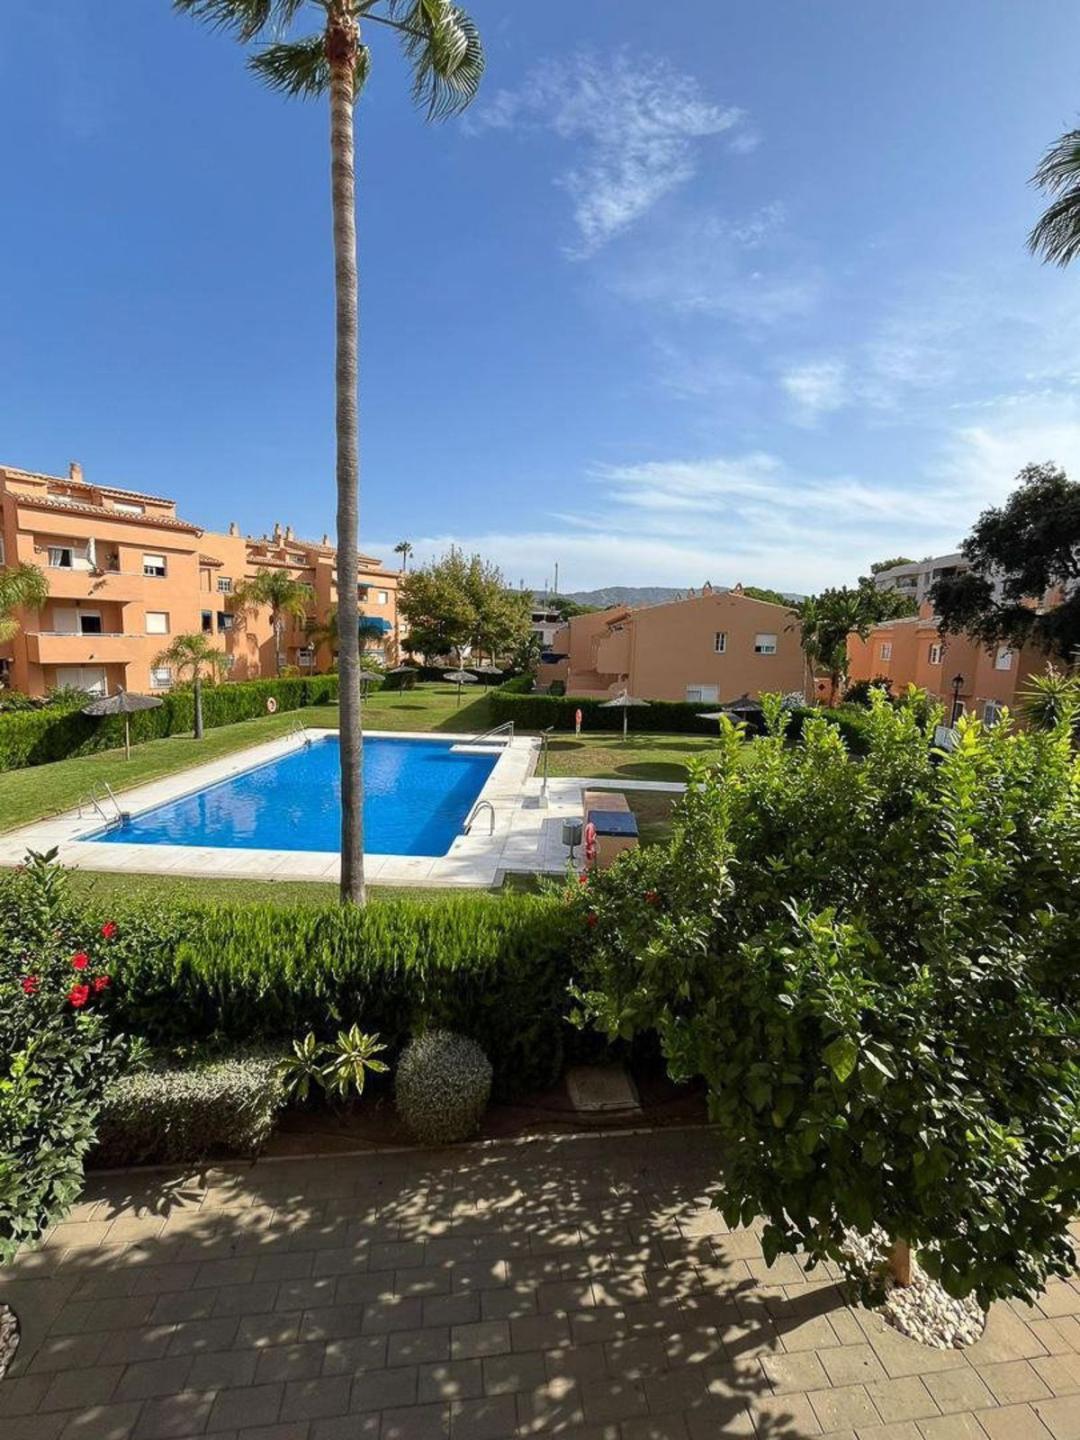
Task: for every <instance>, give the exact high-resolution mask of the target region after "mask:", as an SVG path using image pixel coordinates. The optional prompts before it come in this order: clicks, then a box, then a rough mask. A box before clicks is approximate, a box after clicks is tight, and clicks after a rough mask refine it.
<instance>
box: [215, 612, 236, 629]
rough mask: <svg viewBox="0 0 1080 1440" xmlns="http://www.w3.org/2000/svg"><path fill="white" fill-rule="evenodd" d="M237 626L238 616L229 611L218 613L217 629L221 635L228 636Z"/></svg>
mask: <svg viewBox="0 0 1080 1440" xmlns="http://www.w3.org/2000/svg"><path fill="white" fill-rule="evenodd" d="M235 626H236V616H235V615H233V614H232V613H231V612H230V611H228V610H219V611H218V612H217V628H218V634H219V635H228V634H230V633H231V631H232V630H233V629H234V628H235Z"/></svg>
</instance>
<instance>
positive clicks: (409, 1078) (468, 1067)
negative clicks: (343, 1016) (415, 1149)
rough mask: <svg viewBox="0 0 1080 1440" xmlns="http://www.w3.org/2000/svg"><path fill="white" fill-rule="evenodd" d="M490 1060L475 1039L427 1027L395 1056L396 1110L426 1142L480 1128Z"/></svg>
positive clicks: (455, 1137) (458, 1136)
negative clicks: (399, 1055)
mask: <svg viewBox="0 0 1080 1440" xmlns="http://www.w3.org/2000/svg"><path fill="white" fill-rule="evenodd" d="M491 1074H492V1071H491V1062H490V1060H488V1058H487V1056H486V1055H485V1054H484V1052H483V1050H481V1049H480V1046H479V1045H477V1044H476V1042H475V1041H474V1040H468V1039H466V1037H465V1036H464V1035H455V1034H454V1033H453V1031H451V1030H427V1031H425V1032H424V1033H423V1034H422V1035H418V1036H417V1037H416V1039H415V1040H410V1041H409V1043H408V1045H407V1046H406V1047H405V1052H404V1054H403V1055H402V1057H401V1059H400V1060H399V1061H398V1067H397V1074H396V1075H395V1076H394V1098H395V1100H396V1101H397V1108H398V1114H399V1115H400V1116H401V1118H402V1120H403V1121H404V1122H405V1124H406V1125H407V1126H408V1128H409V1129H410V1130H411V1131H412V1133H413V1134H414V1135H415V1136H416V1138H417V1139H418V1140H421V1141H423V1143H424V1144H425V1145H450V1144H452V1143H453V1142H454V1141H455V1140H467V1139H469V1137H470V1136H472V1135H475V1134H476V1132H477V1130H479V1128H480V1121H481V1120H482V1119H483V1115H484V1111H485V1110H486V1109H487V1106H488V1101H489V1100H490V1099H491Z"/></svg>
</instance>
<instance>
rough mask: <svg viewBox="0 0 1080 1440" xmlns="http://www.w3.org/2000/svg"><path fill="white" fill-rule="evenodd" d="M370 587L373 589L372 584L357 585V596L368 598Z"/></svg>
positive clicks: (360, 598) (362, 598) (358, 597)
mask: <svg viewBox="0 0 1080 1440" xmlns="http://www.w3.org/2000/svg"><path fill="white" fill-rule="evenodd" d="M370 589H371V586H370V585H357V587H356V598H357V599H358V600H366V599H367V597H368V591H369V590H370Z"/></svg>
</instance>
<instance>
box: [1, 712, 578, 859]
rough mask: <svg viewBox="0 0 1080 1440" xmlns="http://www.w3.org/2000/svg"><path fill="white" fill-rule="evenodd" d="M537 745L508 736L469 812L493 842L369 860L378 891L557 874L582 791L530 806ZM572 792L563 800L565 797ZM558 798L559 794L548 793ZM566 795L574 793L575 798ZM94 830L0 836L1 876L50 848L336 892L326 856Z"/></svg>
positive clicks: (213, 778)
mask: <svg viewBox="0 0 1080 1440" xmlns="http://www.w3.org/2000/svg"><path fill="white" fill-rule="evenodd" d="M337 733H338V732H337V731H336V730H334V729H315V728H311V729H310V730H308V731H307V732H306V734H304V735H302V734H300V733H298V732H297V733H294V734H290V735H287V736H282V737H279V738H278V739H276V740H270V741H264V742H262V743H261V744H259V745H255V746H251V747H249V748H248V749H246V750H241V751H237V752H235V753H234V754H231V755H228V756H225V757H223V758H222V759H219V760H212V761H208V762H207V763H205V764H203V765H195V766H192V767H190V768H189V769H186V770H183V771H179V772H178V773H176V774H174V775H170V776H166V777H164V778H162V779H160V780H153V781H149V782H147V783H146V784H144V785H139V786H136V787H134V788H133V789H131V790H126V791H124V792H122V795H121V796H120V803H121V806H122V808H123V809H124V810H125V811H130V812H131V813H132V814H141V813H143V812H144V811H148V810H153V809H156V808H157V807H158V806H161V805H165V804H169V803H172V802H173V801H176V800H180V799H182V798H184V797H185V796H187V795H191V794H193V793H195V792H197V791H199V790H204V789H207V788H208V787H209V786H211V785H216V784H219V783H220V782H221V781H223V780H229V779H232V778H233V777H235V776H237V775H241V774H244V773H246V772H247V771H249V770H253V769H256V768H257V767H259V766H261V765H264V764H267V763H269V762H271V761H273V760H277V759H281V758H282V757H283V756H285V755H288V754H290V753H291V752H293V751H294V750H297V749H299V748H300V747H301V746H302V745H303V744H304V743H305V740H306V739H311V740H321V739H324V738H327V737H330V736H336V735H337ZM365 733H366V734H367V735H370V736H371V737H372V738H387V739H399V740H427V741H431V740H436V739H437V740H445V741H450V742H452V743H454V742H461V741H467V740H469V739H471V738H472V737H471V736H469V735H449V734H445V733H443V732H438V733H437V734H432V733H430V732H415V731H400V730H371V731H367V732H365ZM539 748H540V741H539V739H538V738H537V737H536V736H517V737H515V738H514V739H512V740H510V741H508V742H506V743H505V744H504V746H503V747H502V752H501V753H500V755H499V757H498V759H497V760H496V763H495V765H494V767H493V768H492V771H491V774H490V775H489V776H488V778H487V780H486V781H485V783H484V786H483V788H482V789H481V791H480V793H479V795H478V796H477V798H476V801H475V802H474V808H475V806H476V805H479V804H481V802H483V801H488V802H489V803H490V805H491V807H492V810H493V812H494V827H493V833H492V834H490V835H489V834H488V826H487V821H486V819H484V818H483V817H482V818H481V821H480V823H479V824H478V825H476V826H474V827H473V833H472V834H470V835H458V836H457V837H456V838H455V839H454V841H453V843H452V844H451V846H450V849H449V850H448V851H447V853H446V854H445V855H442V856H437V857H434V858H432V857H428V856H414V855H378V854H374V853H372V854H370V855H368V856H367V857H365V870H366V875H367V879H368V880H370V881H372V882H373V883H375V884H380V885H402V886H407V885H433V886H461V887H474V888H476V887H491V886H493V885H495V884H496V883H497V881H498V879H499V877H500V876H501V875H502V874H503V873H504V872H506V871H507V870H514V871H529V872H541V873H548V874H553V873H559V872H560V871H561V870H562V869H563V868H564V867H565V863H566V851H565V849H564V848H563V847H562V845H561V839H560V838H559V837H560V836H561V822H562V819H563V818H564V816H565V815H566V814H568V813H574V807H575V804H576V807H577V812H578V813H580V791H581V786H582V784H583V783H585V782H583V781H581V780H574V781H572V782H566V781H561V782H554V781H552V782H549V797H550V799H551V804H550V807H549V808H545V809H541V808H540V806H539V804H538V797H539V781H537V780H535V779H534V778H533V771H534V770H535V767H536V762H537V758H538V754H539ZM568 786H570V787H571V790H570V791H568V790H567V787H568ZM556 792H558V793H556ZM571 792H576V800H575V794H574V793H571ZM100 830H101V817H100V816H99V815H97V814H96V813H95V814H92V815H87V814H83V815H82V816H81V817H80V816H79V814H78V813H77V811H67V812H66V813H65V814H62V815H57V816H54V817H52V818H50V819H48V820H41V821H37V822H35V823H34V824H32V825H26V826H22V827H20V828H19V829H18V830H12V831H9V832H7V833H6V834H4V835H2V836H0V866H10V865H17V864H20V863H21V862H22V861H23V860H24V859H25V856H26V852H27V850H28V849H33V850H38V851H43V850H49V849H51V848H53V847H54V846H55V847H57V848H58V850H59V859H60V861H61V862H62V863H63V864H64V865H68V866H71V867H72V868H75V869H80V870H89V871H105V872H111V873H114V874H115V873H130V874H142V875H156V874H161V875H178V876H194V877H201V876H212V877H220V878H223V879H237V880H240V879H252V880H266V881H272V880H310V881H315V882H317V881H323V882H327V883H335V882H336V881H337V879H338V875H339V858H338V856H336V855H332V854H329V853H327V852H326V851H308V850H242V849H221V848H217V847H213V846H194V845H143V844H131V845H125V844H121V843H117V842H115V841H110V842H108V843H102V844H99V843H95V842H94V841H92V840H89V839H87V838H85V837H87V836H89V835H93V834H95V833H97V832H99V831H100Z"/></svg>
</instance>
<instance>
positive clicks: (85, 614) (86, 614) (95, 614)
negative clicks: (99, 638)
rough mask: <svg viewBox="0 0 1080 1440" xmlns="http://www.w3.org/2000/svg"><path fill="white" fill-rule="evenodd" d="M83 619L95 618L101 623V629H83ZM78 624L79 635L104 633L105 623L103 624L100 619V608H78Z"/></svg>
mask: <svg viewBox="0 0 1080 1440" xmlns="http://www.w3.org/2000/svg"><path fill="white" fill-rule="evenodd" d="M84 620H97V621H98V623H99V624H100V625H101V629H100V630H84V629H83V621H84ZM78 626H79V634H80V635H104V634H105V625H104V622H103V621H102V619H101V611H100V610H80V611H79V619H78Z"/></svg>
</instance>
